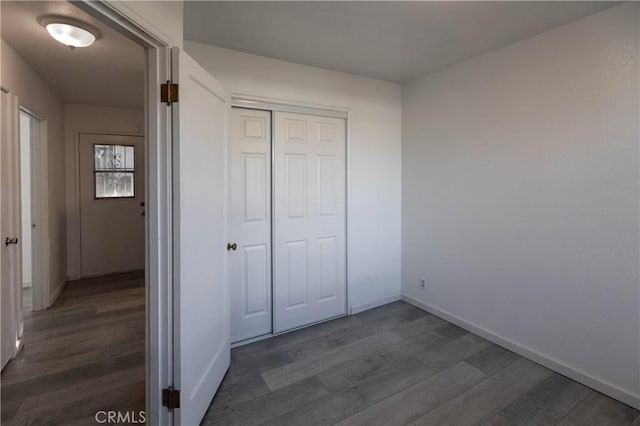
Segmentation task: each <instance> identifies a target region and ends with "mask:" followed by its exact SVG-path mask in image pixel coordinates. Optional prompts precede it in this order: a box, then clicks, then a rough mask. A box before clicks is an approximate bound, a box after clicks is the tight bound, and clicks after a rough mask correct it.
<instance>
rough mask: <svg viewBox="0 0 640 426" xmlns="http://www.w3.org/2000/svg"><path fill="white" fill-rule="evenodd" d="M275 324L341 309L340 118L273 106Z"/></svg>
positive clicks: (303, 321) (277, 327)
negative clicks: (282, 109)
mask: <svg viewBox="0 0 640 426" xmlns="http://www.w3.org/2000/svg"><path fill="white" fill-rule="evenodd" d="M274 114H275V115H274V147H273V149H274V162H273V168H274V174H273V176H274V182H273V192H274V198H273V203H274V207H273V223H274V229H273V250H274V257H273V262H274V263H273V268H274V289H273V291H274V308H273V309H274V331H275V332H281V331H285V330H289V329H292V328H296V327H300V326H303V325H308V324H312V323H314V322H318V321H322V320H325V319H328V318H332V317H335V316H339V315H344V314H345V313H346V238H345V233H346V121H345V120H344V119H338V118H328V117H316V116H311V115H303V114H293V113H285V112H275V113H274Z"/></svg>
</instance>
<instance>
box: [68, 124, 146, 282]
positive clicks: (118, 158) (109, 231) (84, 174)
mask: <svg viewBox="0 0 640 426" xmlns="http://www.w3.org/2000/svg"><path fill="white" fill-rule="evenodd" d="M78 150H79V157H78V158H79V162H80V163H79V167H78V169H79V172H80V197H79V198H80V253H81V262H80V265H81V274H82V276H83V277H91V276H99V275H106V274H113V273H119V272H129V271H136V270H142V269H144V265H145V251H144V247H145V229H144V225H145V221H144V201H145V184H144V177H145V165H144V164H145V163H144V137H141V136H123V135H103V134H86V133H82V134H80V137H79V141H78Z"/></svg>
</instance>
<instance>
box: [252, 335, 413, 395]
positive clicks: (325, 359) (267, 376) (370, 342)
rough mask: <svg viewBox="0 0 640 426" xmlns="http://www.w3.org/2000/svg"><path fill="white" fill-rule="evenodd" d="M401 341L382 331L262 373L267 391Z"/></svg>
mask: <svg viewBox="0 0 640 426" xmlns="http://www.w3.org/2000/svg"><path fill="white" fill-rule="evenodd" d="M400 340H401V338H400V337H398V336H397V335H395V334H393V333H391V332H389V331H383V332H382V333H378V334H375V335H373V336H369V337H366V338H364V339H360V340H357V341H354V342H351V343H349V344H347V345H344V346H341V347H339V348H336V349H333V350H330V351H327V352H326V353H323V354H321V355H319V356H315V357H309V358H305V359H302V360H300V361H296V362H293V363H291V364H288V365H285V366H284V367H280V368H277V369H273V370H269V371H266V372H264V373H262V378H263V379H264V381H265V383H266V384H267V386H268V387H269V389H271V390H272V391H273V390H276V389H280V388H282V387H284V386H287V385H290V384H292V383H295V382H299V381H300V380H304V379H306V378H307V377H311V376H313V375H316V374H319V373H322V372H323V371H326V370H328V369H330V368H331V367H334V366H336V365H339V364H341V363H343V362H346V361H349V360H351V359H354V358H357V357H359V356H363V355H366V354H368V353H371V352H375V351H377V350H379V349H382V348H385V347H387V346H390V345H392V344H394V343H397V342H399V341H400Z"/></svg>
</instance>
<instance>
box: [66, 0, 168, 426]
mask: <svg viewBox="0 0 640 426" xmlns="http://www.w3.org/2000/svg"><path fill="white" fill-rule="evenodd" d="M74 4H75V5H76V6H78V7H79V8H81V9H82V10H84V11H86V12H87V13H89V14H91V15H93V16H95V17H96V18H97V19H99V20H101V21H103V22H104V23H105V24H107V25H109V26H111V27H113V28H114V29H116V30H117V31H120V32H121V33H123V34H125V35H126V36H128V37H129V38H130V39H132V40H133V41H135V42H137V43H139V44H141V45H142V46H144V47H145V50H146V56H147V61H146V62H147V68H146V75H145V80H146V85H147V87H146V92H145V96H146V102H145V129H146V131H145V132H144V133H145V140H146V144H145V151H146V155H145V157H146V165H145V174H146V177H147V180H146V216H145V218H146V224H145V226H146V240H147V241H146V248H145V251H146V259H147V260H146V276H145V305H146V327H145V329H146V332H145V334H146V345H147V347H146V363H145V364H146V380H145V382H146V398H145V399H146V407H145V408H146V419H147V423H148V424H153V425H171V424H173V413H171V412H169V411H168V410H166V409H164V408H163V406H162V389H163V388H166V387H169V385H171V384H172V383H173V358H172V345H171V342H172V339H173V336H172V331H173V330H172V327H173V318H172V305H173V300H172V296H173V280H172V276H173V261H172V259H173V253H172V244H173V239H172V235H173V234H172V233H173V229H172V223H173V210H172V206H173V191H172V188H173V184H172V182H173V175H172V160H173V158H172V143H171V108H170V107H168V106H167V105H166V104H164V103H161V102H160V84H161V83H164V82H165V81H167V80H170V79H171V56H170V51H169V47H170V43H171V40H170V39H168V38H167V37H164V36H163V35H162V34H160V35H158V34H159V33H158V29H157V28H154V27H152V26H151V25H150V24H149V22H147V21H146V20H145V19H144V17H141V16H139V15H137V14H136V13H135V12H134V11H133V10H130V9H129V8H128V7H127V6H126V4H124V2H111V1H106V0H98V1H90V0H82V1H78V2H74Z"/></svg>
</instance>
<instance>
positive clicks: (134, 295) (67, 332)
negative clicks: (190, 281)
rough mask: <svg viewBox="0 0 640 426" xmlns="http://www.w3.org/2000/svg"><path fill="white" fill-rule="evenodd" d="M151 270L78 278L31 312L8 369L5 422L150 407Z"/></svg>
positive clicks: (89, 419) (81, 420) (80, 418)
mask: <svg viewBox="0 0 640 426" xmlns="http://www.w3.org/2000/svg"><path fill="white" fill-rule="evenodd" d="M144 311H145V309H144V275H143V273H141V272H140V273H131V274H121V275H116V276H111V277H102V278H92V279H85V280H79V281H73V282H70V283H69V284H67V286H66V288H65V289H64V291H63V292H62V294H60V297H59V298H58V300H56V302H55V303H54V305H53V306H52V307H51V308H50V309H48V310H46V311H39V312H26V313H25V320H24V347H23V349H22V351H21V352H20V354H19V355H18V357H17V358H16V359H14V360H12V361H10V362H9V364H8V365H7V367H6V368H5V370H4V371H3V372H2V424H3V426H4V425H26V424H29V425H55V424H60V425H76V424H77V425H89V424H96V423H95V420H94V415H95V413H96V412H97V411H98V410H110V409H117V410H120V411H127V410H135V411H138V410H144V392H145V386H144V374H145V373H144V363H145V352H144V339H145V336H144V335H145V332H144Z"/></svg>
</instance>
